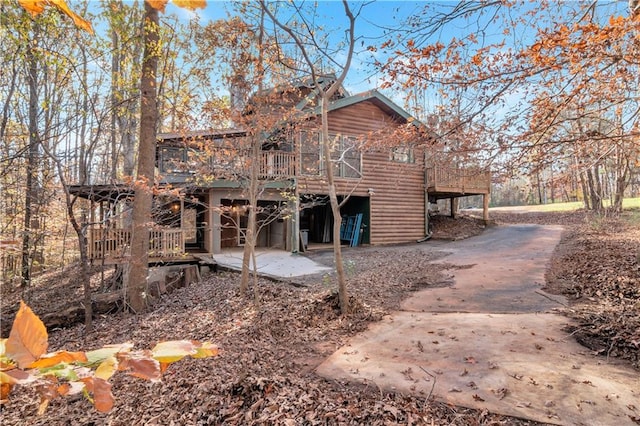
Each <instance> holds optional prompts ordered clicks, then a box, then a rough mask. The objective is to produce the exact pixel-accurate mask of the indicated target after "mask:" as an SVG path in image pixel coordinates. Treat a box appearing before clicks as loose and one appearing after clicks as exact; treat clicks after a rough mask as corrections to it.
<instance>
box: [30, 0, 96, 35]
mask: <svg viewBox="0 0 640 426" xmlns="http://www.w3.org/2000/svg"><path fill="white" fill-rule="evenodd" d="M18 3H19V4H20V6H22V8H23V9H24V10H26V11H27V12H29V13H30V14H31V16H37V15H39V14H41V13H42V12H44V8H45V6H53V7H55V8H56V9H58V10H59V11H61V12H62V13H64V14H65V15H67V16H68V17H70V18H71V19H72V20H73V23H74V24H75V25H76V26H77V27H78V28H80V29H83V30H85V31H86V32H88V33H89V34H93V27H92V26H91V23H90V22H89V21H87V20H85V19H83V18H82V17H80V16H79V15H77V14H76V13H74V12H73V11H72V10H71V9H69V6H67V3H66V2H65V1H64V0H18Z"/></svg>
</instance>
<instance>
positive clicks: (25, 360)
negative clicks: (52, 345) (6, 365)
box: [5, 301, 48, 368]
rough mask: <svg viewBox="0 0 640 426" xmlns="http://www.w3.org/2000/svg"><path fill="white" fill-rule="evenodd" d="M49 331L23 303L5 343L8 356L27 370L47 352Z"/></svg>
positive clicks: (21, 302)
mask: <svg viewBox="0 0 640 426" xmlns="http://www.w3.org/2000/svg"><path fill="white" fill-rule="evenodd" d="M47 340H48V335H47V329H46V327H45V326H44V323H43V322H42V321H41V320H40V318H38V317H37V316H36V314H34V313H33V311H32V310H31V308H29V307H28V306H27V305H26V304H25V303H24V302H23V301H20V309H19V310H18V313H17V314H16V318H15V320H14V321H13V326H12V327H11V333H9V338H8V339H7V341H6V342H5V350H6V356H8V357H9V358H11V359H12V360H14V361H15V362H16V364H18V367H20V368H25V367H26V366H28V365H30V364H31V363H33V362H34V361H35V360H37V359H38V358H40V357H41V356H42V354H44V353H45V352H46V351H47V346H48V342H47Z"/></svg>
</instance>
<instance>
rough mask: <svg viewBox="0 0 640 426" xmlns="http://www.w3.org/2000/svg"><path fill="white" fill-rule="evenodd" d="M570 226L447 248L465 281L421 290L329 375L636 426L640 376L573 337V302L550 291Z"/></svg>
mask: <svg viewBox="0 0 640 426" xmlns="http://www.w3.org/2000/svg"><path fill="white" fill-rule="evenodd" d="M561 232H562V228H561V227H558V226H541V225H509V226H500V227H495V228H491V229H489V230H487V231H486V232H484V233H483V234H482V235H480V236H478V237H474V238H470V239H467V240H462V241H457V242H438V241H435V242H429V243H427V244H425V245H421V246H418V248H417V249H418V250H444V251H447V252H449V253H450V254H449V255H448V256H446V257H444V258H442V259H441V260H440V262H442V263H449V264H452V265H457V266H466V267H464V268H459V267H457V268H452V269H451V274H452V275H453V279H454V281H453V285H452V286H450V287H444V288H431V289H426V290H422V291H420V292H417V293H415V295H414V296H412V297H411V298H409V299H408V300H406V301H405V302H404V303H403V305H402V308H401V310H400V311H398V312H394V313H392V314H391V315H389V316H388V317H386V318H385V319H384V320H383V321H381V322H379V323H376V324H373V325H372V326H371V327H370V328H369V329H368V330H367V331H365V332H364V333H361V334H360V335H358V336H356V337H355V338H353V339H352V340H351V341H350V342H349V343H348V344H347V345H346V346H344V347H342V348H340V349H339V350H338V351H336V352H335V353H334V354H333V355H332V356H331V357H329V358H328V359H327V360H326V361H325V362H324V363H322V364H321V365H320V366H319V367H318V369H317V372H318V374H320V375H322V376H324V377H327V378H331V379H339V380H353V381H363V382H366V383H371V384H375V386H378V387H380V388H385V389H395V390H398V391H402V392H406V393H412V394H419V395H424V396H433V397H435V398H437V399H439V400H442V401H446V402H449V403H451V404H455V405H460V406H466V407H471V408H476V409H480V410H482V409H487V410H489V411H490V412H494V413H500V414H506V415H510V416H516V417H522V418H528V419H532V420H536V421H540V422H547V423H554V424H563V425H611V424H616V425H625V424H629V425H632V424H635V422H634V420H633V419H635V418H637V417H638V416H639V414H640V413H639V412H638V410H640V404H639V403H638V401H640V385H639V384H640V376H639V375H638V373H637V372H636V371H634V370H633V369H631V368H629V367H627V366H625V365H622V364H616V363H614V362H605V359H603V358H601V357H600V358H598V357H595V356H593V355H592V354H591V353H590V352H589V350H587V349H586V348H584V347H582V346H581V345H579V344H578V343H577V342H576V341H575V340H574V339H573V338H572V336H570V335H568V334H567V333H566V332H564V331H563V328H564V327H565V326H566V325H567V324H568V323H569V320H568V319H567V318H566V317H564V316H562V315H559V314H558V313H556V312H555V310H556V309H558V308H564V307H565V306H566V303H565V301H564V299H563V298H562V297H559V296H553V295H549V294H547V293H545V292H544V291H542V289H541V288H542V287H543V285H544V282H545V280H544V273H545V269H546V267H547V265H548V262H549V260H550V257H551V254H552V252H553V250H554V248H555V246H556V245H557V244H558V242H559V240H560V235H561Z"/></svg>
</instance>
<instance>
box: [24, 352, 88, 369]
mask: <svg viewBox="0 0 640 426" xmlns="http://www.w3.org/2000/svg"><path fill="white" fill-rule="evenodd" d="M76 361H79V362H87V356H86V355H85V353H84V352H67V351H58V352H54V353H51V354H47V355H44V356H42V357H41V358H40V359H39V360H37V361H35V362H32V363H31V364H29V366H28V367H27V368H47V367H53V366H54V365H58V364H62V363H67V364H69V363H71V362H76Z"/></svg>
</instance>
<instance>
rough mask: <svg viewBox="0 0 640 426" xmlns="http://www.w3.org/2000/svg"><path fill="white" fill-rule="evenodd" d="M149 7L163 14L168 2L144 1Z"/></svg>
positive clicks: (159, 0)
mask: <svg viewBox="0 0 640 426" xmlns="http://www.w3.org/2000/svg"><path fill="white" fill-rule="evenodd" d="M145 1H146V2H147V4H148V5H149V6H151V7H152V8H153V9H156V10H159V11H160V12H163V13H164V8H165V6H166V5H167V3H168V2H169V0H145Z"/></svg>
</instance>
